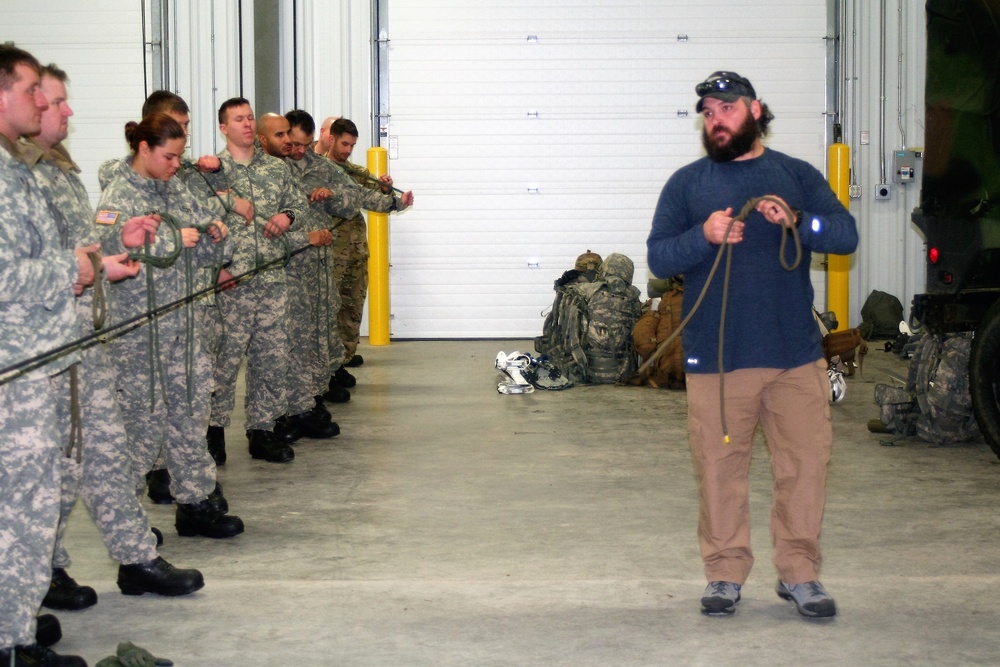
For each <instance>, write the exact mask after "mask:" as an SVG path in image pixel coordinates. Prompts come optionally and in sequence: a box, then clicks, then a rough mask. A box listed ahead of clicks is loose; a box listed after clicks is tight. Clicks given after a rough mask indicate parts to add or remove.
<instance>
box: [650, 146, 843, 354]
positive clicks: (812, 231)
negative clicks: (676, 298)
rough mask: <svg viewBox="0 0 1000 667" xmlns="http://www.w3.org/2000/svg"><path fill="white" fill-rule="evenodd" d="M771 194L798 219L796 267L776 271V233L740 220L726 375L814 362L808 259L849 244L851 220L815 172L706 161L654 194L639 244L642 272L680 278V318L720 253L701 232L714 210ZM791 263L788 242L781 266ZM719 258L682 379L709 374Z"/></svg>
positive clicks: (769, 155)
mask: <svg viewBox="0 0 1000 667" xmlns="http://www.w3.org/2000/svg"><path fill="white" fill-rule="evenodd" d="M762 195H778V196H779V197H781V198H783V199H784V200H785V201H786V202H788V205H789V206H791V207H792V208H797V209H800V210H801V211H802V212H803V215H802V223H801V226H800V227H799V235H800V237H801V239H802V250H803V252H802V262H801V263H800V264H799V267H798V268H797V269H796V270H794V271H792V272H788V271H785V270H784V269H783V268H782V267H781V264H780V263H779V259H778V247H779V244H780V242H781V226H780V225H775V224H772V223H769V222H768V221H767V220H765V219H764V216H762V215H761V214H760V213H757V212H756V211H754V212H752V213H751V214H750V216H749V217H748V218H747V220H746V228H745V229H744V233H743V241H741V242H740V243H736V244H734V245H733V260H732V277H731V279H730V283H729V299H728V305H727V312H726V334H725V344H724V352H725V358H724V361H723V364H724V367H725V370H726V371H727V372H728V371H733V370H738V369H743V368H781V369H789V368H796V367H798V366H802V365H804V364H807V363H809V362H813V361H816V360H818V359H820V358H821V357H822V356H823V354H822V347H821V336H820V332H819V327H818V325H817V324H816V321H815V319H814V318H813V315H812V305H813V288H812V284H811V283H810V281H809V265H810V261H811V254H812V252H820V253H833V254H838V255H846V254H850V253H852V252H854V250H855V248H856V247H857V245H858V232H857V228H856V227H855V224H854V217H853V216H851V214H850V213H849V212H848V211H847V209H845V208H844V206H843V205H842V204H841V203H840V201H839V200H838V199H837V198H836V196H835V195H834V193H833V191H832V190H831V189H830V186H829V184H828V183H827V182H826V180H825V179H824V178H823V175H822V174H820V173H819V171H818V170H816V168H815V167H813V166H812V165H810V164H808V163H807V162H804V161H802V160H799V159H796V158H793V157H789V156H788V155H785V154H783V153H779V152H777V151H773V150H770V149H765V151H764V154H763V155H761V156H760V157H757V158H754V159H751V160H744V161H738V162H713V161H712V160H710V159H709V158H707V157H705V158H702V159H700V160H697V161H696V162H693V163H691V164H689V165H687V166H685V167H683V168H681V169H679V170H678V171H677V172H675V173H674V175H673V176H671V178H670V180H669V181H667V184H666V185H665V186H664V187H663V191H662V192H661V193H660V199H659V202H658V203H657V205H656V213H655V214H654V215H653V227H652V230H651V231H650V233H649V239H648V240H647V242H646V247H647V251H648V259H649V267H650V270H652V272H653V273H654V274H655V275H657V276H659V277H662V278H666V277H670V276H675V275H678V274H684V315H685V316H686V315H687V313H688V312H689V310H690V308H691V306H692V305H693V304H694V302H695V300H696V299H697V298H698V295H699V294H700V293H701V290H702V287H703V286H704V285H705V280H706V279H707V278H708V272H709V270H710V269H711V268H712V262H713V261H714V260H715V254H716V252H717V251H718V248H719V246H718V245H715V244H712V243H709V242H708V241H707V240H706V239H705V236H704V234H703V232H702V224H703V223H704V222H705V221H706V220H707V219H708V217H709V216H710V215H711V214H712V213H713V212H714V211H722V210H725V209H726V208H727V207H732V209H733V211H734V213H733V215H736V214H737V213H738V212H739V211H740V209H742V208H743V205H744V204H746V202H747V200H749V199H751V198H753V197H760V196H762ZM793 260H794V247H793V244H792V243H791V239H789V244H788V248H787V249H786V261H787V263H789V264H790V263H791V262H792V261H793ZM724 272H725V258H723V261H722V262H720V264H719V269H718V271H717V272H716V275H715V278H714V280H713V282H712V285H711V287H710V288H709V290H708V293H707V294H706V296H705V300H704V301H703V302H702V304H701V306H700V308H699V309H698V312H697V313H696V314H695V316H694V317H693V318H692V319H691V321H690V322H689V323H688V325H687V327H686V328H685V330H684V334H683V345H684V355H685V369H686V371H687V372H688V373H717V372H719V367H718V353H719V345H718V342H719V319H720V318H719V315H720V312H721V311H720V309H721V306H722V281H723V276H724Z"/></svg>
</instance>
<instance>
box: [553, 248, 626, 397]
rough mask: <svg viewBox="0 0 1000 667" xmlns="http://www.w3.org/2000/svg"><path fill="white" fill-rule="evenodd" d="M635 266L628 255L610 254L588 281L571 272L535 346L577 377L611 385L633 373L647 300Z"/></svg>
mask: <svg viewBox="0 0 1000 667" xmlns="http://www.w3.org/2000/svg"><path fill="white" fill-rule="evenodd" d="M634 272H635V265H634V264H633V263H632V260H631V259H629V258H628V257H626V256H625V255H622V254H619V253H612V254H610V255H608V258H607V259H605V260H604V261H603V262H602V263H601V265H600V267H599V268H598V269H597V271H596V272H595V274H594V278H593V281H590V280H588V277H589V276H588V275H587V274H586V272H581V271H576V270H574V271H567V272H566V273H565V274H563V277H562V278H560V279H559V280H557V281H556V285H555V290H556V296H555V300H554V301H553V304H552V310H551V311H550V312H549V314H548V316H547V317H546V319H545V324H544V326H543V329H542V335H541V336H539V337H538V338H536V339H535V350H536V351H537V352H538V353H539V354H542V355H545V356H547V357H548V358H549V359H550V360H551V361H552V362H553V363H554V364H555V365H556V366H557V367H558V368H559V370H561V371H562V372H563V374H564V375H565V376H566V377H568V378H569V379H570V380H572V381H573V382H589V383H594V384H611V383H614V382H624V381H625V380H628V379H629V378H631V377H632V376H633V375H634V374H635V371H636V368H637V355H636V353H635V350H634V349H633V345H632V329H633V327H634V326H635V323H636V321H637V320H638V319H639V315H641V314H642V304H641V302H640V301H639V294H640V292H639V289H638V288H637V287H635V286H634V285H632V276H633V273H634Z"/></svg>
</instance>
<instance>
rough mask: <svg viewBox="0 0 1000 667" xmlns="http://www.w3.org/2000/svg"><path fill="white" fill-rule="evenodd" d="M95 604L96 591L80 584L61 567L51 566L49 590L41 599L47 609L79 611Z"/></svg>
mask: <svg viewBox="0 0 1000 667" xmlns="http://www.w3.org/2000/svg"><path fill="white" fill-rule="evenodd" d="M95 604H97V591H95V590H94V589H93V588H91V587H90V586H81V585H80V584H78V583H76V582H75V581H74V580H73V577H71V576H69V575H68V574H67V573H66V570H64V569H62V568H61V567H54V568H52V581H51V582H50V583H49V591H48V592H47V593H46V594H45V599H44V600H42V606H44V607H48V608H49V609H64V610H66V611H79V610H80V609H86V608H87V607H93V606H94V605H95Z"/></svg>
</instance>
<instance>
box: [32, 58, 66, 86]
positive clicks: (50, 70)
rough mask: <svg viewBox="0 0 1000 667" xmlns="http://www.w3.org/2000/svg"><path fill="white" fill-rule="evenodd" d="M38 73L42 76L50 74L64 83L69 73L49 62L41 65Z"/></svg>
mask: <svg viewBox="0 0 1000 667" xmlns="http://www.w3.org/2000/svg"><path fill="white" fill-rule="evenodd" d="M39 74H40V75H41V76H43V77H45V76H50V77H52V78H53V79H55V80H56V81H59V82H60V83H66V82H67V81H69V74H67V73H66V72H65V71H64V70H62V69H60V68H59V66H57V65H56V64H55V63H49V64H48V65H43V66H42V69H41V70H40V71H39Z"/></svg>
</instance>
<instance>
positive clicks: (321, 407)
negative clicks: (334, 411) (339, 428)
mask: <svg viewBox="0 0 1000 667" xmlns="http://www.w3.org/2000/svg"><path fill="white" fill-rule="evenodd" d="M313 399H314V400H315V401H316V407H314V408H313V413H315V414H316V415H318V416H319V417H320V419H322V420H323V421H330V420H332V419H333V415H331V414H330V411H329V410H327V408H326V404H325V403H323V397H322V396H313Z"/></svg>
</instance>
